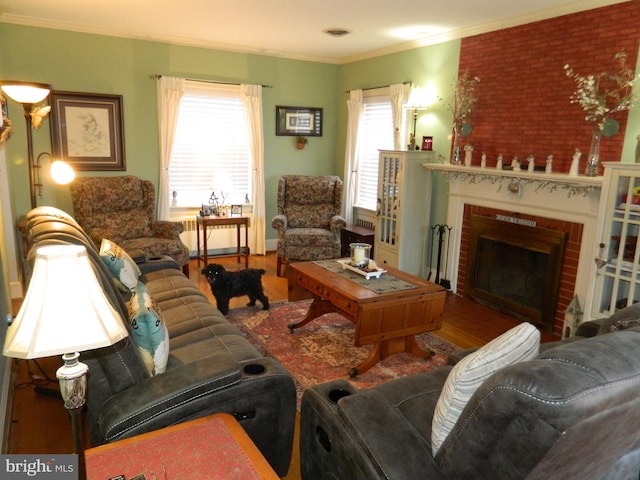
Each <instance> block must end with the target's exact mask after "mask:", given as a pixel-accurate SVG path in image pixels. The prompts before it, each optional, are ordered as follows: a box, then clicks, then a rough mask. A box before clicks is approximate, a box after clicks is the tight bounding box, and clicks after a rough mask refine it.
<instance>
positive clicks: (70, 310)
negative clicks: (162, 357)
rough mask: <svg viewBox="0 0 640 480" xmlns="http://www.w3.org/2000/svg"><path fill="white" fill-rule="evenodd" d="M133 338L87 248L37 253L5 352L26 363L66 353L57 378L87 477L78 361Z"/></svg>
mask: <svg viewBox="0 0 640 480" xmlns="http://www.w3.org/2000/svg"><path fill="white" fill-rule="evenodd" d="M127 336H128V331H127V329H126V327H125V325H124V323H123V321H122V319H121V316H120V314H119V313H118V312H117V310H115V308H114V307H113V306H112V305H111V303H110V302H109V300H108V299H107V298H106V297H105V295H104V293H103V291H102V288H101V286H100V283H99V281H98V279H97V278H96V275H95V273H94V271H93V268H92V266H91V263H90V262H89V257H88V255H87V250H86V248H85V247H84V246H81V245H48V246H43V247H40V248H38V249H37V250H36V259H35V264H34V267H33V274H32V275H31V280H30V281H29V287H28V289H27V293H26V295H25V298H24V301H23V303H22V306H21V308H20V311H19V312H18V315H17V316H16V318H15V320H14V321H13V322H12V323H11V325H10V326H9V328H8V329H7V336H6V338H5V343H4V350H3V354H4V355H5V356H7V357H13V358H23V359H31V358H41V357H49V356H52V355H62V359H63V361H64V365H63V366H62V367H60V368H59V369H58V371H57V372H56V376H57V377H58V380H59V382H60V393H61V395H62V399H63V400H64V406H65V407H66V408H67V410H68V411H69V415H70V416H71V422H72V427H73V444H74V450H75V453H77V454H78V455H79V464H80V470H81V474H84V461H83V451H84V448H83V442H82V433H81V432H80V424H79V414H80V410H81V408H82V406H83V405H84V403H85V400H86V389H87V377H86V373H87V370H88V367H87V366H86V365H85V364H84V363H81V362H79V361H78V357H79V356H80V354H79V352H82V351H86V350H93V349H96V348H100V347H106V346H109V345H113V344H114V343H117V342H118V341H120V340H122V339H123V338H125V337H127ZM81 478H82V476H81Z"/></svg>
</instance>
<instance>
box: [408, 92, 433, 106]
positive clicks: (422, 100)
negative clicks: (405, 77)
mask: <svg viewBox="0 0 640 480" xmlns="http://www.w3.org/2000/svg"><path fill="white" fill-rule="evenodd" d="M435 97H436V95H435V92H434V91H433V90H432V89H428V88H423V87H413V88H412V89H411V93H410V94H409V100H408V101H407V105H406V107H407V108H414V109H416V110H424V109H425V108H428V107H429V106H430V105H431V104H433V102H434V99H435Z"/></svg>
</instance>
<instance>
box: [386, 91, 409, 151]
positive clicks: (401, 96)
mask: <svg viewBox="0 0 640 480" xmlns="http://www.w3.org/2000/svg"><path fill="white" fill-rule="evenodd" d="M389 94H390V96H391V113H392V115H393V148H394V150H404V147H403V139H402V132H401V130H402V114H403V108H402V107H403V105H404V100H405V87H404V85H403V84H402V83H396V84H394V85H390V86H389Z"/></svg>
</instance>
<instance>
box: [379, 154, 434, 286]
mask: <svg viewBox="0 0 640 480" xmlns="http://www.w3.org/2000/svg"><path fill="white" fill-rule="evenodd" d="M433 158H434V152H433V151H396V150H381V151H380V160H379V161H380V163H379V164H378V200H377V201H378V205H377V212H376V217H377V218H376V227H375V256H374V260H375V261H376V263H377V264H378V266H379V267H380V268H384V266H385V265H389V266H392V267H395V268H399V269H400V270H403V271H405V272H408V273H412V274H414V275H418V276H424V273H425V272H424V256H425V246H426V239H427V232H428V230H429V228H428V224H429V209H430V206H431V202H430V195H431V192H430V187H429V175H428V174H427V171H426V169H425V168H424V167H423V166H422V164H423V163H431V162H433Z"/></svg>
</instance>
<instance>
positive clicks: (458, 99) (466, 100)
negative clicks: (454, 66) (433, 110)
mask: <svg viewBox="0 0 640 480" xmlns="http://www.w3.org/2000/svg"><path fill="white" fill-rule="evenodd" d="M479 82H480V79H479V78H478V77H471V76H470V75H469V70H465V72H464V74H463V75H462V76H461V77H459V78H457V79H456V81H455V82H454V83H453V98H452V99H450V100H449V102H448V103H447V108H448V109H449V111H450V112H451V113H452V115H453V124H454V125H458V126H459V125H460V124H462V123H464V121H465V120H467V118H469V115H471V111H472V110H473V107H474V106H475V104H476V102H477V101H478V97H477V94H476V87H477V86H478V83H479Z"/></svg>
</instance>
